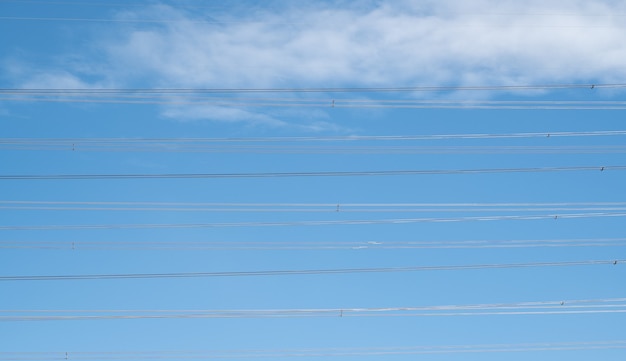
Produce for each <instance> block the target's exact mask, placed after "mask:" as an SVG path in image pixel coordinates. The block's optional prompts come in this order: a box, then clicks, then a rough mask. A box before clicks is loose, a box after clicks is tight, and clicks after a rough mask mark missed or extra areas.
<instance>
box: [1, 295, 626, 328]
mask: <svg viewBox="0 0 626 361" xmlns="http://www.w3.org/2000/svg"><path fill="white" fill-rule="evenodd" d="M611 313H626V303H624V299H623V298H615V299H601V300H573V301H544V302H521V303H511V304H478V305H441V306H417V307H384V308H361V307H360V308H327V309H265V310H259V309H256V310H250V309H248V310H0V321H3V322H15V321H68V320H103V319H211V318H303V317H432V316H488V315H542V314H543V315H545V314H552V315H554V314H569V315H574V314H611Z"/></svg>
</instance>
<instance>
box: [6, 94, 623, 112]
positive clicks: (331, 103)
mask: <svg viewBox="0 0 626 361" xmlns="http://www.w3.org/2000/svg"><path fill="white" fill-rule="evenodd" d="M0 101H19V102H52V103H104V104H160V105H210V106H218V107H244V108H245V107H250V108H257V107H273V108H280V107H283V108H312V107H316V108H345V109H357V108H363V109H370V108H371V109H377V108H380V109H384V108H387V109H504V110H506V109H519V110H523V109H531V110H532V109H537V110H550V109H552V110H623V109H626V103H625V102H622V101H612V102H601V101H586V102H583V101H581V102H578V103H576V104H571V103H568V104H559V103H538V102H533V101H528V102H523V103H522V102H519V103H515V104H513V103H510V102H509V103H481V102H457V103H439V102H431V103H420V102H408V101H407V102H405V103H392V104H388V102H385V101H382V100H377V101H371V102H369V103H368V102H359V103H346V102H341V101H340V100H328V101H322V102H299V103H293V102H262V101H261V102H240V101H208V100H205V101H184V100H171V101H164V100H119V99H69V98H68V99H63V98H60V99H56V98H40V97H35V98H32V97H31V98H23V97H0Z"/></svg>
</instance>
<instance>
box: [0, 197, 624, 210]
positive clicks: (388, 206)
mask: <svg viewBox="0 0 626 361" xmlns="http://www.w3.org/2000/svg"><path fill="white" fill-rule="evenodd" d="M2 209H6V210H44V211H141V212H145V211H161V212H288V213H296V212H298V213H301V212H322V213H328V212H333V213H337V212H343V213H352V212H369V213H373V212H375V213H388V212H437V213H443V212H452V213H458V212H557V211H558V212H562V211H594V212H602V211H626V202H552V203H532V202H525V203H335V204H333V203H225V202H221V203H207V202H132V201H127V202H102V201H22V200H0V210H2Z"/></svg>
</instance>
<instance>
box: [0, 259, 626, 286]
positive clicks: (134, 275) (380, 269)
mask: <svg viewBox="0 0 626 361" xmlns="http://www.w3.org/2000/svg"><path fill="white" fill-rule="evenodd" d="M624 262H626V260H623V259H621V260H617V259H614V260H586V261H567V262H527V263H496V264H475V265H451V266H409V267H378V268H335V269H309V270H269V271H226V272H178V273H121V274H82V275H78V274H75V275H23V276H0V281H80V280H121V279H152V278H209V277H252V276H295V275H336V274H356V273H395V272H423V271H467V270H478V269H505V268H533V267H575V266H597V265H613V266H615V265H618V264H622V263H624Z"/></svg>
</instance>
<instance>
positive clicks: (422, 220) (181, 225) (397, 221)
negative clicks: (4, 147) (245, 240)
mask: <svg viewBox="0 0 626 361" xmlns="http://www.w3.org/2000/svg"><path fill="white" fill-rule="evenodd" d="M597 217H626V213H575V214H557V215H553V214H550V215H546V214H533V215H498V216H490V215H485V216H476V217H449V218H393V219H351V220H316V221H291V222H287V221H284V222H231V223H177V224H174V223H170V224H168V223H157V224H80V225H38V226H32V225H31V226H0V231H43V230H45V231H52V230H81V229H186V228H221V227H291V226H300V227H304V226H334V225H366V224H368V225H371V224H411V223H447V222H472V221H507V220H511V221H512V220H546V219H554V220H557V219H580V218H597Z"/></svg>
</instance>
